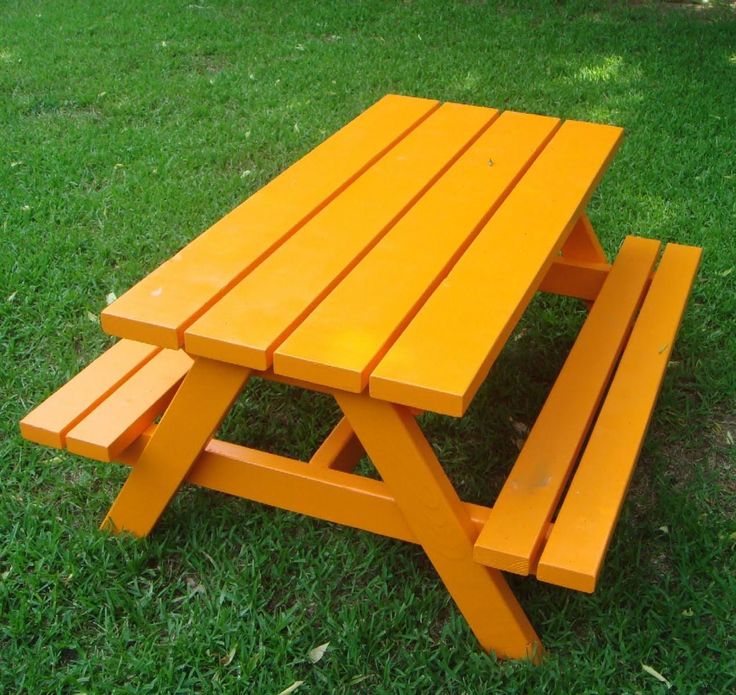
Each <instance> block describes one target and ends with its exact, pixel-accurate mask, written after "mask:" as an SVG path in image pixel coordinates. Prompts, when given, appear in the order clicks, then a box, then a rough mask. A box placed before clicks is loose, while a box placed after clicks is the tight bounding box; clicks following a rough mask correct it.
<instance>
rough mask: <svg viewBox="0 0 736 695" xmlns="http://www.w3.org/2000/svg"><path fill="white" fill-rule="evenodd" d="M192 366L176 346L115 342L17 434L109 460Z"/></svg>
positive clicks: (157, 409)
mask: <svg viewBox="0 0 736 695" xmlns="http://www.w3.org/2000/svg"><path fill="white" fill-rule="evenodd" d="M191 364H192V360H191V358H190V357H189V356H188V355H186V354H185V353H184V352H183V351H181V350H168V349H163V350H162V349H161V348H158V347H155V346H153V345H147V344H145V343H139V342H136V341H134V340H125V339H123V340H120V341H119V342H118V343H116V344H115V345H114V346H113V347H111V348H110V349H109V350H107V351H106V352H104V353H103V354H102V355H101V356H100V357H98V358H97V359H96V360H94V361H93V362H92V363H90V364H89V365H87V367H85V368H84V369H83V370H82V371H81V372H80V373H79V374H77V375H76V376H75V377H73V378H72V379H71V380H70V381H68V382H67V383H66V384H65V385H64V386H62V387H61V388H60V389H59V390H58V391H56V392H55V393H53V394H51V396H49V397H48V398H47V399H46V400H45V401H44V402H43V403H41V405H39V406H38V407H37V408H35V409H34V410H32V411H31V412H30V413H29V414H28V415H26V416H25V417H24V418H23V419H22V420H21V422H20V429H21V434H22V435H23V437H25V438H26V439H28V440H30V441H32V442H36V443H38V444H44V445H46V446H53V447H56V448H59V449H68V450H69V451H71V452H72V453H76V454H81V455H83V456H87V457H88V458H92V459H96V460H98V461H112V460H114V459H115V458H116V457H117V456H119V455H120V454H121V453H122V452H123V451H124V450H125V449H126V448H127V447H128V446H129V445H130V444H131V443H132V442H133V441H135V440H136V439H137V438H138V437H139V436H140V435H141V434H142V433H143V432H144V431H145V430H146V428H147V427H148V426H149V425H150V424H151V423H152V422H153V421H154V420H155V419H156V418H157V417H158V416H159V415H160V414H161V413H162V412H163V411H164V409H165V408H166V405H167V404H168V402H169V401H170V400H171V397H172V396H173V393H174V391H175V390H176V387H177V386H178V385H179V383H180V382H181V380H182V379H183V378H184V376H185V375H186V373H187V372H188V371H189V368H190V366H191Z"/></svg>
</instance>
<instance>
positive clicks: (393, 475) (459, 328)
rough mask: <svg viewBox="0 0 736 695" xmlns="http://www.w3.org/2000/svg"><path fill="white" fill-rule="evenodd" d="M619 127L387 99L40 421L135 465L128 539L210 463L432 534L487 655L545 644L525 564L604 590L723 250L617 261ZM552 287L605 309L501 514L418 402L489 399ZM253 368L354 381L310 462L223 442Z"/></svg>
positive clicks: (124, 308)
mask: <svg viewBox="0 0 736 695" xmlns="http://www.w3.org/2000/svg"><path fill="white" fill-rule="evenodd" d="M621 136H622V131H621V129H620V128H616V127H612V126H607V125H597V124H592V123H584V122H579V121H570V120H568V121H565V122H562V121H560V120H559V119H557V118H552V117H546V116H538V115H530V114H524V113H515V112H512V111H506V112H503V113H501V112H499V111H498V110H496V109H492V108H484V107H478V106H466V105H460V104H454V103H444V104H441V103H439V102H437V101H433V100H429V99H419V98H412V97H402V96H394V95H389V96H386V97H384V98H383V99H381V100H380V101H378V102H377V103H376V104H374V105H373V106H372V107H370V108H369V109H368V110H366V111H365V112H364V113H362V114H361V115H359V116H358V117H357V118H356V119H355V120H353V121H352V122H350V123H349V124H348V125H346V126H345V127H344V128H342V129H341V130H340V131H338V132H337V133H335V134H334V135H332V136H331V137H330V138H328V139H327V140H326V141H325V142H323V143H322V144H321V145H319V146H318V147H317V148H315V149H314V150H313V151H311V152H310V153H309V154H307V155H306V156H305V157H303V158H302V159H301V160H299V161H298V162H297V163H295V164H294V165H292V166H291V167H290V168H288V169H287V170H286V171H284V172H283V173H282V174H281V175H279V176H278V177H276V178H275V179H274V180H273V181H271V182H270V183H269V184H267V185H266V186H265V187H264V188H262V189H261V190H259V191H258V192H256V193H255V194H254V195H252V196H251V197H250V198H248V199H247V200H246V201H245V202H244V203H243V204H241V205H240V206H239V207H237V208H236V209H235V210H233V211H232V212H231V213H230V214H228V215H226V216H225V217H224V218H223V219H222V220H220V221H219V222H217V223H216V224H215V225H214V226H212V227H211V228H210V229H208V230H207V231H206V232H204V233H203V234H202V235H201V236H199V237H198V238H196V239H195V240H194V241H192V242H191V243H190V244H189V245H188V246H186V247H185V248H183V249H182V250H181V251H180V252H179V253H177V254H176V255H175V256H173V257H172V258H171V259H170V260H168V261H167V262H166V263H164V264H163V265H161V266H160V267H159V268H157V269H155V270H154V271H153V272H151V273H150V274H149V275H148V276H146V277H144V278H143V279H142V280H141V281H140V282H139V283H138V284H137V285H135V286H134V287H133V288H132V289H130V290H129V291H128V292H126V293H125V294H124V295H123V296H121V297H120V298H119V299H118V300H117V301H115V302H113V303H112V304H111V305H110V306H109V307H107V309H105V310H104V311H103V312H102V327H103V329H104V330H105V331H106V332H108V333H110V334H111V335H114V336H118V337H120V338H121V340H120V341H118V342H117V343H116V344H115V345H114V346H113V347H112V348H110V349H109V350H108V351H107V352H105V353H104V354H103V355H102V356H100V357H99V358H98V359H97V360H95V361H94V362H92V363H91V364H90V365H89V366H88V367H86V368H85V369H84V370H83V371H82V372H81V373H80V374H78V375H77V376H76V377H74V378H73V379H72V380H71V381H69V382H68V383H67V384H65V385H64V386H62V387H61V388H60V389H59V390H58V391H56V392H55V393H54V394H52V395H51V396H50V397H49V398H48V399H47V400H46V401H44V402H43V403H42V404H41V405H40V406H38V407H37V408H36V409H35V410H34V411H32V412H31V413H30V414H29V415H28V416H26V417H25V418H24V419H23V421H22V422H21V430H22V433H23V435H24V436H25V437H26V438H28V439H30V440H33V441H36V442H39V443H42V444H46V445H50V446H56V447H65V448H67V449H68V450H69V451H71V452H74V453H77V454H81V455H83V456H87V457H89V458H93V459H98V460H103V461H112V460H116V461H120V462H124V463H127V464H129V465H130V466H132V471H131V473H130V476H129V477H128V479H127V481H126V483H125V484H124V486H123V488H122V490H121V491H120V493H119V495H118V497H117V499H116V500H115V502H114V503H113V505H112V507H111V508H110V511H109V512H108V514H107V516H106V518H105V520H104V522H103V526H104V527H106V528H109V529H111V530H113V531H116V532H117V531H129V532H132V533H134V534H136V535H138V536H145V535H146V534H148V533H149V532H150V531H151V529H152V528H153V526H154V525H155V523H156V521H157V520H158V518H159V517H160V515H161V514H162V512H163V511H164V509H165V508H166V506H167V504H168V503H169V501H170V500H171V499H172V497H173V495H174V494H175V493H176V491H177V489H178V488H179V486H180V485H181V484H182V483H183V482H189V483H194V484H196V485H201V486H204V487H207V488H211V489H214V490H219V491H222V492H226V493H229V494H232V495H237V496H240V497H243V498H247V499H250V500H256V501H259V502H263V503H266V504H269V505H275V506H277V507H282V508H284V509H288V510H291V511H296V512H301V513H303V514H307V515H310V516H314V517H318V518H321V519H327V520H330V521H333V522H337V523H341V524H345V525H348V526H352V527H355V528H359V529H364V530H367V531H372V532H374V533H378V534H382V535H385V536H390V537H392V538H398V539H401V540H405V541H409V542H413V543H418V544H420V545H421V546H422V547H423V548H424V550H425V552H426V554H427V556H428V557H429V559H430V560H431V562H432V564H433V565H434V567H435V568H436V570H437V572H438V574H439V576H440V578H441V579H442V581H443V582H444V584H445V586H446V587H447V589H448V591H449V592H450V594H451V595H452V597H453V599H454V600H455V602H456V603H457V606H458V607H459V609H460V611H461V612H462V613H463V615H464V616H465V618H466V619H467V621H468V623H469V625H470V627H471V628H472V630H473V632H474V633H475V635H476V636H477V638H478V640H479V641H480V643H481V645H482V646H483V647H484V648H485V649H486V650H493V651H495V652H496V653H497V654H498V655H499V656H506V657H535V656H538V655H539V654H540V652H541V645H540V642H539V638H538V637H537V635H536V633H535V631H534V629H533V628H532V626H531V624H530V623H529V621H528V619H527V617H526V616H525V614H524V612H523V611H522V609H521V607H520V606H519V604H518V602H517V601H516V599H515V598H514V596H513V594H512V593H511V591H510V590H509V588H508V585H507V583H506V581H505V579H504V577H503V574H502V571H507V572H514V573H517V574H522V575H527V574H534V575H536V577H537V578H538V579H539V580H542V581H545V582H551V583H553V584H557V585H561V586H565V587H569V588H571V589H575V590H581V591H592V590H593V589H594V588H595V585H596V581H597V579H598V577H599V574H600V571H601V566H602V562H603V558H604V556H605V554H606V551H607V548H608V544H609V541H610V538H611V534H612V531H613V528H614V526H615V523H616V520H617V517H618V513H619V510H620V507H621V504H622V501H623V499H624V496H625V493H626V489H627V487H628V482H629V479H630V476H631V473H632V471H633V468H634V465H635V463H636V459H637V457H638V454H639V450H640V447H641V444H642V441H643V438H644V434H645V431H646V428H647V425H648V422H649V418H650V415H651V412H652V410H653V408H654V404H655V401H656V398H657V394H658V391H659V387H660V384H661V381H662V378H663V375H664V372H665V369H666V366H667V363H668V359H669V355H670V351H671V349H672V344H673V342H674V339H675V334H676V332H677V328H678V326H679V323H680V318H681V316H682V313H683V311H684V308H685V305H686V302H687V298H688V295H689V293H690V289H691V285H692V282H693V278H694V275H695V272H696V269H697V266H698V263H699V259H700V249H697V248H693V247H687V246H681V245H677V244H668V245H667V246H666V248H665V249H664V252H663V254H662V255H661V260H660V261H659V265H658V267H657V270H656V272H654V267H655V265H656V264H657V259H658V256H659V252H660V243H659V242H657V241H655V240H652V239H644V238H637V237H627V238H626V239H625V240H624V241H623V244H622V246H621V249H620V251H619V253H618V255H617V257H616V259H615V260H614V261H613V263H612V264H609V263H608V262H607V260H606V257H605V254H604V252H603V250H602V248H601V244H600V243H599V241H598V238H597V236H596V234H595V232H594V230H593V228H592V226H591V224H590V221H589V219H588V217H587V216H586V213H585V207H586V204H587V202H588V200H589V198H590V196H591V194H592V193H593V191H594V189H595V187H596V185H597V183H598V181H599V180H600V177H601V176H602V174H603V172H604V170H605V168H606V166H607V165H608V164H609V162H610V161H611V159H612V157H613V155H614V152H615V150H616V148H617V146H618V145H619V142H620V140H621ZM537 291H543V292H553V293H558V294H563V295H568V296H572V297H578V298H580V299H582V300H585V302H586V303H587V304H588V306H589V307H590V310H589V313H588V316H587V319H586V321H585V323H584V325H583V327H582V329H581V331H580V333H579V336H578V338H577V340H576V341H575V344H574V346H573V347H572V349H571V351H570V354H569V356H568V358H567V360H566V362H565V364H564V366H563V367H562V369H561V371H560V374H559V376H558V378H557V380H556V382H555V384H554V386H553V387H552V389H551V391H550V393H549V396H548V398H547V400H546V402H545V404H544V406H543V408H542V410H541V412H540V413H539V415H538V418H537V420H536V422H535V424H534V426H533V427H532V429H531V431H530V432H529V434H528V437H527V439H526V441H525V443H524V445H523V447H522V449H521V452H520V454H519V457H518V459H517V461H516V462H515V464H514V466H513V468H512V470H511V472H510V474H509V476H508V478H507V481H506V483H505V485H504V486H503V488H502V490H501V492H500V494H499V495H498V498H497V499H496V501H495V503H494V505H493V507H492V508H491V507H486V506H481V505H476V504H470V503H467V502H463V501H462V500H461V499H460V498H459V497H458V494H457V493H456V491H455V489H454V488H453V486H452V484H451V482H450V481H449V479H448V478H447V476H446V475H445V473H444V471H443V469H442V466H441V464H440V462H439V461H438V459H437V457H436V455H435V453H434V451H433V449H432V447H431V445H430V444H429V442H428V441H427V439H426V438H425V436H424V434H423V432H422V430H421V427H420V420H417V417H416V416H417V413H418V411H432V412H435V413H441V414H445V415H451V416H456V417H460V416H462V415H463V414H464V413H465V412H466V410H467V408H468V406H469V405H470V403H471V401H472V399H473V397H474V395H475V394H476V392H477V390H478V388H479V386H480V385H481V384H482V382H483V380H484V379H485V378H486V376H487V374H488V372H489V370H490V369H491V366H492V365H493V363H494V361H495V359H496V357H497V356H498V354H499V352H500V351H501V350H502V348H503V347H504V344H505V342H506V340H507V339H508V337H509V335H510V333H511V331H512V330H513V328H514V326H515V325H516V323H517V322H518V320H519V318H520V317H521V315H522V314H523V312H524V310H525V308H526V307H527V305H528V303H529V302H530V300H531V298H532V297H533V295H534V294H535V293H536V292H537ZM254 377H258V378H264V379H270V380H275V381H281V382H285V383H288V384H292V385H294V386H297V387H301V388H305V389H312V390H316V391H321V392H325V393H328V394H331V395H332V396H334V398H335V399H336V401H337V403H338V404H339V406H340V408H341V409H342V411H343V413H344V418H343V419H342V420H341V421H340V422H339V423H338V425H337V426H336V427H335V429H334V430H333V431H332V433H331V434H330V435H329V436H328V437H327V438H326V440H325V441H324V443H323V444H322V445H321V446H320V448H319V449H318V450H317V452H316V453H315V454H314V456H313V457H312V459H311V460H310V461H308V462H302V461H296V460H294V459H289V458H286V457H283V456H277V455H275V454H272V453H268V452H264V451H259V450H255V449H251V448H247V447H244V446H241V445H239V444H237V443H231V442H224V441H219V440H217V439H213V436H214V434H215V432H216V430H217V428H218V426H219V424H220V423H221V421H222V420H223V418H224V417H225V416H226V415H227V413H228V411H229V409H230V407H231V405H232V404H233V402H234V400H235V399H236V398H237V397H238V395H239V393H240V392H241V390H242V389H243V387H244V386H245V384H246V382H247V381H248V380H249V379H251V378H254ZM159 418H160V420H159ZM156 423H157V424H156ZM364 454H367V455H368V457H369V458H370V460H371V461H372V463H373V464H374V465H375V468H376V469H377V471H378V472H379V474H380V477H381V480H373V479H369V478H366V477H364V476H360V475H357V474H355V473H353V469H354V468H355V466H356V465H357V463H358V461H359V460H360V458H361V457H362V456H363V455H364Z"/></svg>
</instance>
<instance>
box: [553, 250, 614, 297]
mask: <svg viewBox="0 0 736 695" xmlns="http://www.w3.org/2000/svg"><path fill="white" fill-rule="evenodd" d="M610 270H611V266H610V265H609V264H608V263H589V262H587V261H571V260H568V259H566V258H562V257H561V256H558V257H557V258H555V260H554V262H553V263H552V265H550V267H549V269H548V270H547V274H546V275H545V276H544V279H543V280H542V282H541V283H540V284H539V291H540V292H550V293H552V294H561V295H564V296H566V297H577V298H578V299H584V300H587V301H591V302H592V301H594V300H595V298H596V297H597V296H598V293H599V292H600V291H601V288H602V287H603V283H604V282H605V281H606V278H607V277H608V273H609V272H610Z"/></svg>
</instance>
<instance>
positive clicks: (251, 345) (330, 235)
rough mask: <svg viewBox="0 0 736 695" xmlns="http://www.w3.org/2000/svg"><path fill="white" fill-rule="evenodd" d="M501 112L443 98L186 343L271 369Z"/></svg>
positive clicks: (189, 332)
mask: <svg viewBox="0 0 736 695" xmlns="http://www.w3.org/2000/svg"><path fill="white" fill-rule="evenodd" d="M496 115H497V112H496V111H495V110H493V109H487V108H482V107H477V106H461V105H459V104H444V105H442V106H441V107H440V108H439V109H437V111H435V112H434V113H433V114H432V115H431V116H429V118H427V119H426V120H425V121H423V122H422V124H421V125H419V126H418V127H417V128H416V129H415V130H414V131H413V132H412V133H410V134H409V135H408V136H407V137H406V138H404V140H402V141H401V142H400V143H399V144H398V145H397V146H396V147H394V148H393V149H392V150H391V151H390V152H389V153H387V154H386V156H384V157H383V158H382V159H381V160H380V161H379V162H377V163H376V164H375V165H374V166H373V167H371V168H370V169H369V170H368V171H367V172H366V173H365V174H364V175H363V176H361V177H360V178H359V179H358V180H357V181H355V183H354V184H353V185H351V186H350V187H348V188H347V189H346V190H345V191H344V192H343V193H342V194H341V195H340V196H338V197H337V198H336V199H335V200H334V201H333V202H332V203H331V204H330V205H328V206H327V207H326V208H324V210H322V211H321V212H320V213H319V214H318V215H317V216H315V217H314V218H313V219H312V220H310V221H309V222H308V223H307V224H306V225H304V227H303V228H302V229H300V230H299V232H298V233H297V234H295V235H294V236H293V237H291V239H289V240H288V241H287V242H286V243H285V244H284V245H283V246H281V247H280V248H279V249H278V250H277V251H275V252H274V253H273V254H272V255H271V256H270V257H269V258H267V259H266V260H265V261H264V262H263V263H261V265H259V266H258V268H256V269H255V270H254V271H253V272H252V273H250V274H249V275H248V276H247V277H245V278H244V279H243V280H242V281H241V282H240V283H239V284H238V285H236V287H234V288H233V289H232V290H231V291H230V292H229V293H228V294H227V295H226V296H225V297H223V299H221V300H220V301H219V302H218V303H217V304H216V305H215V306H214V307H212V308H211V309H210V310H209V311H208V312H207V313H206V314H205V315H204V316H202V317H201V318H199V319H198V320H197V321H196V322H195V323H194V324H193V325H192V326H191V327H190V328H188V329H187V331H186V333H185V345H186V349H187V351H188V352H190V353H192V354H195V355H201V356H205V357H209V358H211V359H218V360H224V361H227V362H231V363H233V364H240V365H243V366H248V367H252V368H254V369H260V370H263V369H267V368H268V367H269V366H270V364H271V360H272V353H273V350H274V348H275V347H276V346H277V345H278V343H279V342H280V341H281V340H282V339H283V338H284V337H285V336H286V335H287V334H288V333H289V332H290V331H291V330H292V329H293V328H294V327H295V326H296V325H297V324H298V323H299V321H301V320H302V319H303V317H304V316H306V315H307V313H309V311H310V310H311V309H312V308H313V307H314V306H315V305H316V304H317V303H318V302H319V301H320V300H321V299H322V298H323V297H324V296H325V295H326V294H327V293H328V292H329V291H330V290H331V289H332V288H333V287H334V286H335V285H336V284H337V283H338V282H339V281H340V280H341V279H342V278H343V277H344V276H345V275H346V274H347V273H348V272H349V271H350V269H351V268H352V267H353V266H354V265H355V264H356V263H357V262H358V261H359V260H360V258H361V257H362V256H363V255H365V253H367V252H368V251H369V250H370V248H371V247H372V246H373V244H375V243H376V242H377V241H378V240H379V239H380V238H381V236H382V235H383V234H384V233H385V232H387V231H388V230H389V229H390V228H391V226H392V225H393V224H394V223H395V222H396V221H397V220H398V219H400V218H401V216H402V215H403V214H404V213H405V212H406V211H407V210H408V209H409V208H410V207H411V205H412V204H413V203H414V202H415V201H416V200H417V199H418V197H419V196H421V195H422V194H423V193H424V192H425V191H426V190H427V188H428V187H429V186H431V185H432V184H433V183H434V182H435V181H436V180H437V179H438V177H439V176H441V175H442V173H443V172H444V171H446V170H447V168H448V167H449V166H450V165H451V164H452V162H453V161H454V160H455V159H456V158H457V157H458V156H459V155H460V154H461V153H462V152H463V150H464V149H465V148H466V147H467V146H468V145H469V144H470V143H471V142H472V141H473V139H474V138H475V137H476V136H477V135H478V134H479V133H480V131H481V130H483V129H484V128H485V127H487V126H488V124H489V123H490V122H491V121H492V120H493V118H495V116H496ZM359 310H360V307H356V311H359Z"/></svg>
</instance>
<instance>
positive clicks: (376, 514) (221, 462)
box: [119, 425, 489, 543]
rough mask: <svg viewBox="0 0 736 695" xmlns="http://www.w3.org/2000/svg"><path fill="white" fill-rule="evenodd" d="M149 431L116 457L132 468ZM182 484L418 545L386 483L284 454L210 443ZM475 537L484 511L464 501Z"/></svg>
mask: <svg viewBox="0 0 736 695" xmlns="http://www.w3.org/2000/svg"><path fill="white" fill-rule="evenodd" d="M156 427H157V426H156V425H152V426H151V427H150V428H149V429H148V431H147V432H145V433H144V434H143V435H141V437H140V438H139V439H138V440H137V441H136V442H135V443H134V444H133V445H131V446H130V447H129V448H128V449H126V450H125V451H124V452H123V453H122V454H120V456H119V460H120V461H121V462H122V463H126V464H128V465H131V466H136V465H137V461H138V458H139V457H140V454H141V452H142V451H143V449H144V448H145V446H146V444H147V443H148V441H149V440H150V438H151V436H152V435H153V433H155V431H156ZM186 482H187V483H190V484H192V485H198V486H200V487H203V488H207V489H210V490H217V491H218V492H223V493H226V494H228V495H235V496H236V497H241V498H243V499H247V500H252V501H253V502H260V503H262V504H268V505H271V506H273V507H278V508H280V509H286V510H288V511H291V512H296V513H299V514H305V515H307V516H311V517H314V518H316V519H324V520H325V521H331V522H333V523H335V524H342V525H344V526H350V527H351V528H357V529H361V530H364V531H370V532H371V533H377V534H379V535H381V536H387V537H389V538H395V539H397V540H400V541H407V542H409V543H418V541H417V539H416V537H415V536H414V534H413V533H412V531H411V529H410V528H409V527H408V526H407V523H406V520H405V519H404V515H403V514H402V512H401V510H400V509H399V507H398V506H397V504H396V501H395V500H394V498H393V496H392V495H391V493H390V491H389V490H388V488H387V486H386V484H385V483H382V482H381V481H379V480H372V479H370V478H365V477H363V476H358V475H353V474H349V473H345V472H342V471H339V470H334V469H330V468H326V467H322V466H310V465H308V464H306V463H304V462H303V461H297V460H295V459H290V458H287V457H285V456H277V455H276V454H269V453H267V452H265V451H259V450H257V449H249V448H248V447H244V446H239V445H237V444H230V443H228V442H223V441H220V440H217V439H213V440H212V441H211V442H210V443H209V444H208V445H207V447H206V448H205V450H204V451H203V452H202V454H201V455H200V456H199V457H198V458H197V461H196V462H195V464H194V465H193V466H192V468H191V469H190V471H189V473H188V474H187V477H186ZM464 507H465V510H466V512H467V514H468V516H469V517H470V520H471V524H472V533H473V535H474V536H477V535H478V533H480V530H481V528H482V527H483V524H485V522H486V520H487V518H488V512H489V510H488V507H484V506H481V505H478V504H471V503H469V502H465V503H464Z"/></svg>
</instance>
